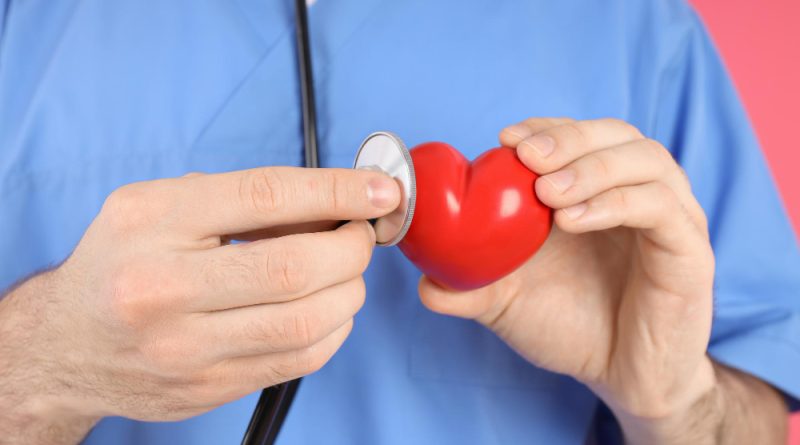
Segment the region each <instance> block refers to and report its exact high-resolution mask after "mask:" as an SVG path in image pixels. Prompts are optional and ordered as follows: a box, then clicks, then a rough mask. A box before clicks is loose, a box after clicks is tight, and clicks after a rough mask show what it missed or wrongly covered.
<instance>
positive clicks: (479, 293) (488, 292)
mask: <svg viewBox="0 0 800 445" xmlns="http://www.w3.org/2000/svg"><path fill="white" fill-rule="evenodd" d="M419 297H420V300H421V301H422V304H424V305H425V307H427V308H428V309H430V310H432V311H433V312H437V313H440V314H445V315H452V316H454V317H461V318H471V319H476V318H482V317H483V316H485V315H486V314H487V313H489V312H491V311H492V309H493V308H494V307H495V305H497V304H498V303H499V300H500V298H498V295H497V290H496V287H495V286H492V285H489V286H486V287H482V288H479V289H475V290H470V291H456V290H452V289H447V288H445V287H442V286H440V285H439V284H436V283H435V282H434V281H432V280H431V279H430V278H428V277H425V276H423V277H422V279H421V280H420V281H419Z"/></svg>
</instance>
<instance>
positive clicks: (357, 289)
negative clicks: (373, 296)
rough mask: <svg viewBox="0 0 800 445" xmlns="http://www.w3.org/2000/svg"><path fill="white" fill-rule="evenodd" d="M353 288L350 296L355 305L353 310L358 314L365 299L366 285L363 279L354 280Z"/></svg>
mask: <svg viewBox="0 0 800 445" xmlns="http://www.w3.org/2000/svg"><path fill="white" fill-rule="evenodd" d="M353 287H354V289H353V290H352V295H353V298H355V300H356V303H357V305H356V307H355V310H356V312H358V311H359V310H361V307H362V306H364V302H365V301H366V299H367V284H366V283H365V282H364V277H361V276H359V277H358V278H356V279H355V280H354V284H353ZM353 315H354V314H353Z"/></svg>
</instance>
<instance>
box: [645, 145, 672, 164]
mask: <svg viewBox="0 0 800 445" xmlns="http://www.w3.org/2000/svg"><path fill="white" fill-rule="evenodd" d="M642 143H643V144H644V147H645V149H646V150H647V151H648V155H649V156H652V157H653V158H654V159H657V160H658V161H659V162H661V163H662V164H663V165H664V166H665V167H668V166H669V167H672V166H677V163H676V162H675V159H674V158H673V157H672V153H670V152H669V150H667V149H666V148H665V147H664V146H663V145H661V143H660V142H658V141H656V140H654V139H644V140H643V141H642Z"/></svg>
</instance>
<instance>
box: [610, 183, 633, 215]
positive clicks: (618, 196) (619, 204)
mask: <svg viewBox="0 0 800 445" xmlns="http://www.w3.org/2000/svg"><path fill="white" fill-rule="evenodd" d="M609 198H610V201H611V207H612V208H614V209H616V210H618V211H624V210H625V209H627V208H628V201H629V197H628V192H627V191H626V190H625V189H622V188H614V189H611V190H610V191H609Z"/></svg>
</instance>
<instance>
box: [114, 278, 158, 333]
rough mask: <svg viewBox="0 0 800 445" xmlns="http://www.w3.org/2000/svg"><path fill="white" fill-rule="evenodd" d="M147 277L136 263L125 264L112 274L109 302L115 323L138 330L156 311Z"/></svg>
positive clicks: (154, 299)
mask: <svg viewBox="0 0 800 445" xmlns="http://www.w3.org/2000/svg"><path fill="white" fill-rule="evenodd" d="M149 276H150V273H149V271H148V270H147V269H146V268H144V267H142V266H139V265H137V264H136V263H129V264H126V265H125V266H123V267H121V268H119V269H118V271H116V272H115V273H113V274H112V277H111V279H110V287H111V289H110V292H109V293H110V298H109V302H110V306H111V313H112V316H113V318H114V319H115V320H116V322H118V323H120V324H122V325H123V326H125V327H128V328H132V329H139V328H141V327H142V326H144V325H145V324H146V323H147V322H148V321H149V320H150V319H151V318H152V317H151V315H152V314H153V313H154V312H155V311H157V310H158V307H157V306H158V304H157V303H158V301H157V299H156V298H153V297H152V295H153V289H152V286H151V284H150V281H149V278H148V277H149Z"/></svg>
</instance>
